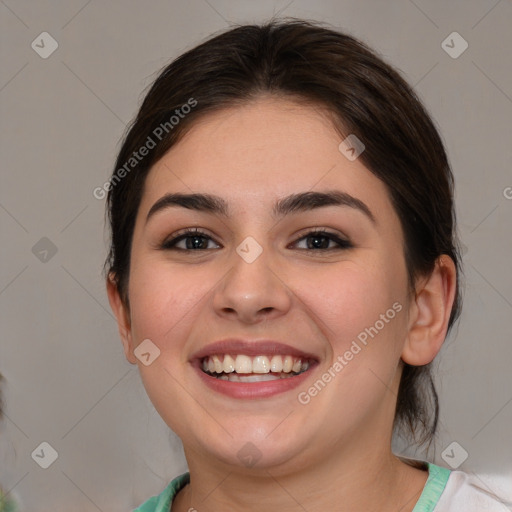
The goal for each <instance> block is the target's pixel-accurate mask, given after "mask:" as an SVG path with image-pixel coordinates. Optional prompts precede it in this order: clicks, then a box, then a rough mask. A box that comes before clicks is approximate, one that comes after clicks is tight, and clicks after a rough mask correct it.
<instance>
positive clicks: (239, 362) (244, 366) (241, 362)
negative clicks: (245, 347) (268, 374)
mask: <svg viewBox="0 0 512 512" xmlns="http://www.w3.org/2000/svg"><path fill="white" fill-rule="evenodd" d="M235 371H236V373H252V361H251V358H250V357H249V356H244V355H241V354H240V355H238V356H236V359H235Z"/></svg>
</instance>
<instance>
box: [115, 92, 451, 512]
mask: <svg viewBox="0 0 512 512" xmlns="http://www.w3.org/2000/svg"><path fill="white" fill-rule="evenodd" d="M341 140H342V138H341V137H340V135H339V134H338V133H337V131H336V130H335V129H334V127H333V125H332V124H331V123H330V122H329V120H328V118H327V116H326V115H325V114H323V113H322V112H321V111H320V110H319V109H315V108H313V107H311V106H305V105H299V104H297V103H294V102H293V101H291V100H283V99H275V98H270V97H262V98H259V99H257V100H255V101H253V102H251V103H248V104H247V105H245V106H243V107H240V106H238V107H236V108H232V109H228V110H225V111H221V112H218V113H214V114H208V115H207V116H205V117H204V118H203V119H201V120H200V121H198V122H197V123H196V124H195V125H194V127H193V128H192V129H191V130H190V132H189V133H188V134H187V135H186V136H185V137H184V138H183V139H182V140H181V141H180V142H179V143H178V144H177V145H175V146H174V147H173V148H172V149H171V150H170V151H169V152H168V153H167V154H166V155H165V156H164V157H163V158H162V159H161V160H160V161H159V162H158V163H157V164H156V165H155V166H154V167H153V168H152V169H151V171H150V173H149V175H148V177H147V181H146V185H145V190H144V193H143V197H142V201H141V204H140V208H139V211H138V214H137V218H136V225H135V230H134V238H133V246H132V254H131V267H130V274H129V303H130V304H129V307H128V306H127V305H126V304H123V302H122V301H121V299H120V296H119V293H118V291H117V289H116V287H115V285H114V284H113V282H112V280H108V282H107V289H108V295H109V300H110V303H111V306H112V309H113V311H114V312H115V314H116V316H117V319H118V324H119V332H120V335H121V339H122V342H123V346H124V350H125V354H126V357H127V359H128V361H130V362H131V363H133V364H138V366H139V370H140V374H141V377H142V380H143V383H144V386H145V388H146V391H147V393H148V396H149V397H150V399H151V401H152V402H153V404H154V406H155V408H156V409H157V410H158V412H159V414H160V415H161V416H162V418H163V419H164V421H165V422H166V423H167V424H168V425H169V427H170V428H172V429H173V430H174V431H175V432H176V433H177V434H178V435H179V437H180V438H181V439H182V441H183V445H184V449H185V455H186V457H187V461H188V464H189V469H190V473H191V483H190V485H188V486H186V487H185V488H184V489H183V490H182V491H181V492H180V493H179V494H178V496H177V498H176V500H175V502H174V504H173V508H172V510H173V511H178V512H180V511H185V510H189V508H191V507H194V508H195V509H197V510H198V511H199V512H202V511H207V510H212V511H213V510H228V509H231V510H239V511H246V510H247V511H249V510H251V511H252V510H264V509H265V508H268V509H269V510H270V509H271V510H280V511H281V512H286V511H292V510H294V511H296V510H304V509H305V510H308V511H310V512H314V511H320V510H347V511H349V510H350V511H351V512H357V511H369V510H379V511H384V512H385V511H388V510H389V511H396V510H401V511H402V512H405V511H411V510H412V509H413V508H414V505H415V503H416V501H417V499H418V497H419V495H420V494H421V491H422V489H423V486H424V485H425V481H426V479H427V473H426V472H425V471H422V470H419V469H416V468H413V467H411V466H410V465H408V464H405V463H404V462H402V461H401V460H399V459H398V458H397V457H396V456H394V455H393V454H392V452H391V448H390V446H391V433H392V423H393V416H394V408H395V404H396V394H397V391H398V385H399V381H400V375H401V360H404V361H406V362H408V363H409V364H414V365H423V364H427V363H429V362H430V361H431V360H432V359H433V358H434V357H435V355H436V354H437V352H438V351H439V349H440V347H441V345H442V343H443V341H444V338H445V335H446V330H447V324H448V318H449V314H450V310H451V307H452V304H453V299H454V293H455V268H454V265H453V262H452V260H451V259H450V258H449V257H447V256H442V257H440V258H439V260H438V262H437V265H436V268H435V270H434V272H433V274H432V275H431V276H428V277H424V278H422V279H419V280H418V282H417V283H415V290H414V291H413V292H412V293H411V290H410V288H409V286H408V282H407V273H406V266H405V260H404V256H403V251H402V247H403V234H402V230H401V226H400V222H399V218H398V217H397V214H396V212H395V211H394V209H393V207H392V204H391V201H390V199H389V195H388V193H387V190H386V187H385V185H384V184H383V183H382V182H381V181H380V180H379V179H378V178H376V177H375V176H374V175H373V174H372V173H371V172H370V171H368V169H366V168H365V167H364V165H363V164H362V162H361V161H360V159H356V160H355V161H349V160H348V159H347V158H346V157H345V156H344V155H343V154H342V153H341V152H340V151H339V149H338V145H339V144H340V142H341ZM311 190H314V191H327V190H340V191H344V192H348V193H350V194H351V195H353V196H354V197H356V198H358V199H359V200H361V201H363V202H364V203H365V204H366V205H367V206H368V208H369V209H370V210H371V212H372V213H373V215H374V216H375V219H376V222H375V223H373V222H372V221H371V220H370V219H369V218H368V217H367V216H365V215H364V214H363V213H362V212H360V211H359V210H357V209H354V208H351V207H348V206H328V207H322V208H318V209H315V210H311V211H306V212H298V213H292V214H289V215H287V216H285V217H283V218H279V219H276V218H274V217H272V215H271V211H272V206H273V204H274V202H275V201H276V200H277V199H279V198H282V197H284V196H287V195H289V194H293V193H300V192H306V191H311ZM169 192H182V193H192V192H194V193H197V192H204V193H211V194H215V195H219V196H221V197H222V198H224V199H225V200H226V201H227V202H228V204H229V208H230V210H231V212H232V216H231V217H223V216H220V215H213V214H211V213H208V212H197V211H193V210H189V209H185V208H181V207H172V208H168V209H166V210H162V211H160V212H158V213H156V214H155V215H154V216H152V217H151V218H150V220H149V221H148V222H147V223H146V216H147V214H148V211H149V210H150V208H151V207H152V205H153V204H154V203H155V202H156V201H157V200H158V199H160V198H161V197H162V196H163V195H164V194H166V193H169ZM187 227H198V228H201V230H202V231H206V232H207V234H208V235H209V236H210V237H211V238H212V241H210V242H208V245H207V247H208V250H202V251H199V250H196V251H192V250H189V251H187V252H185V251H182V252H178V251H176V250H174V251H173V250H163V249H161V248H159V244H160V243H161V242H162V241H164V240H165V239H168V238H169V237H170V236H171V235H173V234H174V233H176V232H178V231H179V230H182V229H183V228H187ZM319 227H321V228H325V229H326V230H327V231H330V232H333V233H335V234H337V235H339V236H341V237H344V238H348V239H349V240H350V241H351V243H352V244H353V247H352V248H349V249H346V248H341V249H337V250H336V249H334V250H325V249H314V250H310V251H306V250H305V248H306V247H307V245H306V244H307V241H308V239H307V238H303V237H304V236H305V235H306V234H307V232H308V231H315V230H314V229H313V228H319ZM248 236H251V237H253V238H254V239H255V240H256V241H257V242H258V243H259V245H260V246H261V247H262V249H263V252H262V254H261V255H260V256H259V257H258V258H257V259H256V260H255V261H254V262H253V263H250V264H249V263H247V262H246V261H244V260H243V259H242V258H241V257H240V256H239V255H238V254H237V252H236V250H235V249H236V247H237V246H238V245H239V244H240V243H241V242H242V240H244V239H245V238H246V237H248ZM202 240H203V242H205V243H206V241H205V240H204V239H202ZM179 245H180V246H181V247H185V242H184V241H182V242H181V243H180V244H179ZM329 247H336V243H335V242H333V241H332V242H330V245H329ZM396 302H398V303H400V305H402V310H401V311H400V312H399V313H398V314H397V315H396V316H395V318H393V319H392V320H390V321H389V322H388V323H386V324H385V327H384V328H383V329H381V330H380V331H379V333H378V335H377V336H375V337H374V338H373V339H370V340H369V342H368V344H367V346H366V347H364V348H363V349H362V350H361V352H359V353H358V354H357V355H356V356H355V357H354V358H353V359H352V360H351V361H350V362H348V364H347V365H346V366H345V367H344V368H343V370H342V371H340V372H339V373H337V374H336V377H335V378H334V379H332V381H331V382H330V383H329V384H328V385H327V386H326V387H325V388H324V389H323V390H322V391H321V392H320V393H318V394H317V395H316V396H315V397H313V398H312V399H311V401H310V402H309V403H308V404H306V405H302V404H300V403H299V402H298V400H297V394H298V393H299V392H300V391H307V389H308V388H309V387H310V386H311V385H312V384H313V383H314V382H315V381H316V380H317V379H318V378H320V377H321V375H322V374H323V373H325V372H326V371H327V370H328V369H329V368H330V367H331V366H332V365H333V363H334V362H335V361H336V357H337V356H338V355H343V354H344V353H345V352H346V351H347V350H348V349H349V348H350V345H351V343H352V341H353V340H355V339H357V335H358V334H359V333H361V332H362V331H364V329H365V328H367V327H370V326H373V325H375V322H376V321H377V320H378V319H379V318H380V315H381V314H383V313H385V312H386V311H387V310H388V309H389V308H391V307H392V305H393V304H394V303H396ZM228 337H241V338H245V339H250V340H258V339H265V338H267V339H274V340H278V341H282V342H284V343H287V344H289V345H292V346H294V347H297V348H299V349H301V350H303V351H307V352H310V353H313V354H315V356H317V358H318V361H319V364H318V366H317V367H316V368H315V369H314V370H312V371H311V372H310V373H311V375H310V376H309V377H308V380H307V381H306V384H305V385H304V386H301V387H300V388H299V389H296V390H292V391H288V392H285V393H282V394H279V395H276V396H272V397H269V398H265V399H255V400H247V399H245V400H242V399H234V398H230V397H227V396H225V395H222V394H219V393H217V392H215V391H213V390H211V389H209V388H208V387H206V386H205V385H204V384H203V383H202V381H201V379H199V378H198V376H197V373H196V371H195V370H194V369H193V368H192V366H191V364H190V363H189V359H190V357H191V355H192V354H193V353H194V352H196V351H198V350H199V349H201V348H202V347H204V346H205V345H208V344H210V343H212V342H213V341H217V340H220V339H225V338H228ZM146 338H149V339H150V340H151V341H152V342H153V343H154V344H155V345H156V346H157V347H158V348H159V350H160V356H159V357H158V358H157V359H156V360H155V361H154V362H153V363H152V364H150V365H149V366H144V365H143V364H142V363H141V362H140V361H139V360H138V359H137V358H136V357H135V356H134V354H133V351H134V349H135V348H136V347H137V346H138V344H139V343H140V342H141V341H142V340H144V339H146ZM247 442H251V443H253V444H254V445H255V446H256V447H257V449H258V451H259V453H260V454H261V458H260V459H259V461H258V463H257V464H256V465H255V466H254V467H252V468H249V467H245V466H244V464H243V463H242V462H241V461H240V460H239V458H238V456H237V452H238V451H239V450H240V449H241V448H242V447H243V446H244V445H245V444H246V443H247ZM302 507H303V508H302Z"/></svg>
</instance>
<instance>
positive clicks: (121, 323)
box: [107, 274, 137, 364]
mask: <svg viewBox="0 0 512 512" xmlns="http://www.w3.org/2000/svg"><path fill="white" fill-rule="evenodd" d="M107 295H108V301H109V302H110V307H111V308H112V311H113V313H114V315H115V316H116V319H117V327H118V329H119V335H120V336H121V341H122V343H123V348H124V355H125V357H126V359H127V361H128V362H129V363H131V364H137V359H136V357H135V355H134V354H133V340H132V332H131V322H130V312H129V311H128V309H127V307H126V305H125V304H124V303H123V301H122V299H121V295H120V294H119V290H118V288H117V284H116V283H115V280H114V276H113V274H109V276H108V278H107Z"/></svg>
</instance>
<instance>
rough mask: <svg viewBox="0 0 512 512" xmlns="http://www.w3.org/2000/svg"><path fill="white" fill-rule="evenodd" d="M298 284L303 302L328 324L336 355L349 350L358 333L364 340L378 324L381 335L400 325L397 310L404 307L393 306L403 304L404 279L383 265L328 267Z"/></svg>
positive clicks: (392, 330) (326, 332)
mask: <svg viewBox="0 0 512 512" xmlns="http://www.w3.org/2000/svg"><path fill="white" fill-rule="evenodd" d="M326 267H327V266H326ZM312 283H314V285H312ZM297 287H298V288H299V289H300V291H299V292H298V294H300V297H301V301H303V302H304V303H306V304H307V306H308V308H309V309H310V310H311V312H313V313H314V315H315V316H316V317H317V318H318V320H319V322H318V324H319V326H323V327H324V329H323V331H324V333H325V335H326V336H327V337H328V339H329V341H330V344H331V346H332V349H333V351H334V352H335V353H336V354H339V353H343V352H344V351H345V350H347V347H348V346H350V343H351V342H352V340H354V339H357V337H358V336H360V338H362V339H364V334H365V333H367V330H368V329H370V328H371V327H374V326H375V324H377V325H376V327H377V329H378V331H379V334H381V331H382V334H384V331H387V332H388V334H394V333H395V332H396V330H397V328H399V327H400V324H401V322H396V321H395V320H397V319H398V317H399V316H400V315H399V314H398V312H397V309H402V310H403V309H404V308H401V307H400V305H395V307H394V308H393V304H395V303H397V304H402V303H401V300H402V296H403V290H402V289H401V285H400V279H393V278H392V276H390V273H389V270H388V272H385V270H384V269H383V268H382V267H381V266H377V265H374V266H373V267H372V266H371V265H368V266H365V267H364V268H363V267H361V266H358V265H356V264H347V265H343V266H340V268H339V269H337V270H333V268H332V267H331V268H326V269H324V270H322V271H321V272H315V275H314V278H313V276H311V275H310V276H308V279H307V280H303V281H301V282H299V283H298V284H297ZM382 315H383V316H382ZM367 335H368V334H367Z"/></svg>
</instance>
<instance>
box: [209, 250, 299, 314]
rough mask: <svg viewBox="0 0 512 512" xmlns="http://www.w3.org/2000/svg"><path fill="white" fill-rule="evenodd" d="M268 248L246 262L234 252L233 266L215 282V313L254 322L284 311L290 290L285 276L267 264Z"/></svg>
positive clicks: (286, 307)
mask: <svg viewBox="0 0 512 512" xmlns="http://www.w3.org/2000/svg"><path fill="white" fill-rule="evenodd" d="M266 253H268V251H266V250H264V251H263V253H262V254H261V255H260V256H259V257H258V258H257V259H256V260H255V261H253V262H251V263H248V262H247V261H245V260H244V259H243V258H241V257H240V256H239V255H238V254H237V253H234V254H233V260H232V261H233V266H232V267H231V269H230V270H229V271H228V272H227V274H226V275H225V276H224V278H223V279H222V280H221V281H220V282H219V283H218V285H217V288H216V290H215V292H214V295H213V307H214V309H215V312H216V313H217V315H219V316H221V317H224V318H227V319H236V320H238V321H239V322H242V323H245V324H255V323H258V322H261V321H263V320H270V319H273V318H277V317H279V316H281V315H284V314H286V312H287V311H289V309H290V305H291V302H292V300H291V291H290V290H289V288H288V287H287V286H286V284H285V276H284V275H279V271H276V270H274V269H272V268H271V267H270V265H269V263H270V261H269V260H270V258H268V257H267V254H266Z"/></svg>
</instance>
